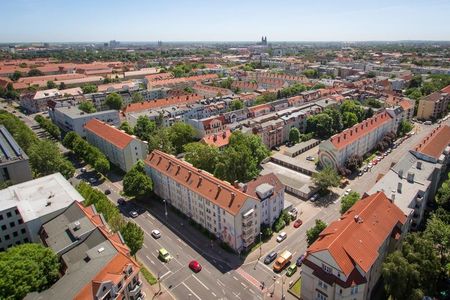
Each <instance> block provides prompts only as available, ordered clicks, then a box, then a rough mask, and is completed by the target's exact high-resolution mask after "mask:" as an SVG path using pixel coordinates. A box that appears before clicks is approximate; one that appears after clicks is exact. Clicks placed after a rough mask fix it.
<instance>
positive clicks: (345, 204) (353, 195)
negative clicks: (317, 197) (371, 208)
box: [341, 192, 361, 214]
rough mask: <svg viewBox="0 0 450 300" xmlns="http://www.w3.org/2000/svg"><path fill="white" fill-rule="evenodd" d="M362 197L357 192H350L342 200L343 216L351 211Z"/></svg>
mask: <svg viewBox="0 0 450 300" xmlns="http://www.w3.org/2000/svg"><path fill="white" fill-rule="evenodd" d="M360 198H361V196H360V195H359V194H358V193H357V192H350V193H349V194H348V195H345V196H344V197H342V199H341V214H344V213H345V212H346V211H347V210H349V209H350V208H351V207H352V206H353V204H355V203H356V202H357V201H358V200H359V199H360Z"/></svg>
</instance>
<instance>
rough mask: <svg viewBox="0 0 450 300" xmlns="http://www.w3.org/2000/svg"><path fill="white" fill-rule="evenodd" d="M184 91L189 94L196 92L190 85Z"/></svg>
mask: <svg viewBox="0 0 450 300" xmlns="http://www.w3.org/2000/svg"><path fill="white" fill-rule="evenodd" d="M184 91H185V92H186V93H188V94H193V93H194V89H193V88H191V87H190V86H187V87H185V88H184Z"/></svg>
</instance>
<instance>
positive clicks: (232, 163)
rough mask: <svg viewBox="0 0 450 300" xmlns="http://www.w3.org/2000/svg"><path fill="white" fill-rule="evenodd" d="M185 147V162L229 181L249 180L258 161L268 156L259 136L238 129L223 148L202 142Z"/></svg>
mask: <svg viewBox="0 0 450 300" xmlns="http://www.w3.org/2000/svg"><path fill="white" fill-rule="evenodd" d="M184 150H185V159H186V161H188V162H190V163H191V164H192V165H194V166H195V167H196V168H199V169H202V170H205V171H207V172H209V173H211V174H214V175H215V176H216V177H218V178H220V179H222V180H226V181H228V182H234V181H235V180H238V181H240V182H247V181H249V180H251V179H252V178H254V177H255V176H257V175H258V174H259V165H260V163H261V162H262V161H263V160H264V159H265V158H266V157H268V156H269V155H270V151H269V150H268V149H267V147H266V146H265V145H264V144H263V143H262V141H261V139H260V138H259V137H258V136H256V135H253V134H244V133H242V132H240V131H236V132H233V133H232V134H231V136H230V140H229V144H228V146H227V148H226V149H225V150H223V151H219V150H218V149H217V148H216V147H213V146H209V145H205V144H202V143H190V144H187V145H186V146H185V147H184Z"/></svg>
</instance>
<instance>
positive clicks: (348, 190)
mask: <svg viewBox="0 0 450 300" xmlns="http://www.w3.org/2000/svg"><path fill="white" fill-rule="evenodd" d="M351 191H352V189H346V190H345V193H344V195H345V196H347V195H348V194H350V193H351Z"/></svg>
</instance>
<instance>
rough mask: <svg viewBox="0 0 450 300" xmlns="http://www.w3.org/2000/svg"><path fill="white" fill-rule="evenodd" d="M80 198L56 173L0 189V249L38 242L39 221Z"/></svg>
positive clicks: (51, 216)
mask: <svg viewBox="0 0 450 300" xmlns="http://www.w3.org/2000/svg"><path fill="white" fill-rule="evenodd" d="M83 200H84V199H83V197H82V196H81V195H80V194H79V193H78V192H77V191H76V190H75V188H74V187H73V186H72V185H71V184H70V183H69V182H68V181H67V180H66V179H65V178H64V177H63V176H62V175H61V174H60V173H55V174H52V175H48V176H44V177H40V178H37V179H34V180H30V181H27V182H23V183H19V184H16V185H13V186H10V187H8V188H6V189H3V190H0V227H1V231H0V251H3V250H5V249H7V248H9V247H11V246H14V245H18V244H21V243H31V242H34V243H35V242H38V241H39V234H38V233H39V229H40V228H41V226H42V224H44V223H46V222H47V221H49V220H51V219H53V218H54V217H55V216H57V215H58V214H59V213H61V212H62V211H63V210H64V209H65V208H66V207H67V206H69V205H70V204H71V203H72V202H73V201H78V202H81V201H83Z"/></svg>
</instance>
